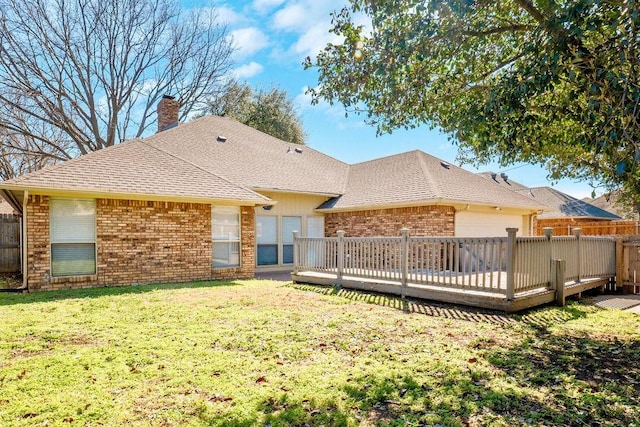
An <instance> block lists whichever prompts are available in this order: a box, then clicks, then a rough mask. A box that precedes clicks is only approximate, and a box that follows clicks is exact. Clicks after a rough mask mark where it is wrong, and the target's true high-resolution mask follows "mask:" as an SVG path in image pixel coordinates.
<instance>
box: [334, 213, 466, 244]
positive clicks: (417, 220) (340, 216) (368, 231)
mask: <svg viewBox="0 0 640 427" xmlns="http://www.w3.org/2000/svg"><path fill="white" fill-rule="evenodd" d="M324 224H325V225H324V227H325V236H329V237H331V236H335V235H336V232H337V231H338V230H344V231H345V235H346V236H350V237H372V236H399V235H400V229H402V228H403V227H407V228H408V229H409V231H410V234H411V235H412V236H421V237H427V236H453V235H454V233H455V208H453V207H452V206H415V207H409V208H392V209H375V210H368V211H356V212H332V213H328V214H326V215H325V220H324Z"/></svg>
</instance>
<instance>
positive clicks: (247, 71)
mask: <svg viewBox="0 0 640 427" xmlns="http://www.w3.org/2000/svg"><path fill="white" fill-rule="evenodd" d="M263 70H264V67H263V66H262V65H260V64H258V63H257V62H255V61H251V62H250V63H248V64H244V65H241V66H239V67H238V68H236V69H234V70H233V75H234V76H235V77H236V79H239V80H243V79H248V78H250V77H253V76H255V75H258V74H260V73H261V72H262V71H263Z"/></svg>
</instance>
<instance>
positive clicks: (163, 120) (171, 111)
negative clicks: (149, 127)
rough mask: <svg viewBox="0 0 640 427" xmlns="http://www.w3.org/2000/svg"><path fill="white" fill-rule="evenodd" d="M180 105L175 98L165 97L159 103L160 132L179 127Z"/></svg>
mask: <svg viewBox="0 0 640 427" xmlns="http://www.w3.org/2000/svg"><path fill="white" fill-rule="evenodd" d="M179 109H180V103H179V102H178V101H176V98H175V96H171V95H163V96H162V99H161V100H160V102H158V132H162V131H163V130H166V129H169V128H172V127H174V126H177V125H178V110H179Z"/></svg>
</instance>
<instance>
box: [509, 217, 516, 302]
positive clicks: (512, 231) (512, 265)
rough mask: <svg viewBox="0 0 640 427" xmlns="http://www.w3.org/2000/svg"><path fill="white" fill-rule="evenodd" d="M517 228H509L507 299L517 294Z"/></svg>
mask: <svg viewBox="0 0 640 427" xmlns="http://www.w3.org/2000/svg"><path fill="white" fill-rule="evenodd" d="M517 232H518V229H517V228H512V227H509V228H507V300H508V301H513V300H514V299H515V296H516V291H515V269H516V233H517Z"/></svg>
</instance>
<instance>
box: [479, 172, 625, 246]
mask: <svg viewBox="0 0 640 427" xmlns="http://www.w3.org/2000/svg"><path fill="white" fill-rule="evenodd" d="M480 175H481V176H482V177H484V178H485V179H487V180H489V181H490V182H492V183H493V184H494V185H495V186H498V187H501V188H509V189H511V190H512V191H514V192H515V193H517V194H520V195H523V196H527V197H529V198H531V199H532V200H535V201H537V202H538V203H539V204H542V205H545V206H547V209H544V210H543V211H542V212H540V213H538V214H537V215H536V216H535V218H534V227H533V230H534V232H533V234H535V235H542V234H543V232H542V230H543V228H545V227H553V228H555V229H556V230H558V229H559V230H561V231H564V230H569V229H571V228H576V227H580V224H582V223H590V224H593V223H594V222H603V223H604V222H610V221H615V220H620V219H621V218H620V217H619V216H618V215H616V214H614V213H611V212H609V211H607V210H605V209H602V208H600V207H597V206H594V205H592V204H590V203H587V202H585V201H583V200H579V199H576V198H575V197H573V196H570V195H569V194H566V193H563V192H561V191H558V190H556V189H554V188H551V187H532V188H529V187H526V186H524V185H522V184H520V183H517V182H515V181H512V180H509V178H508V176H507V175H505V174H499V175H498V174H496V173H493V172H483V173H482V174H480ZM563 234H570V233H569V232H566V233H563Z"/></svg>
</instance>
